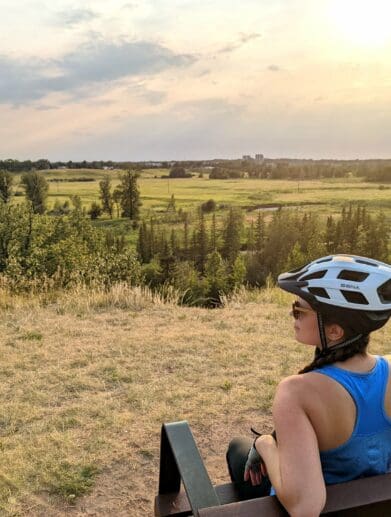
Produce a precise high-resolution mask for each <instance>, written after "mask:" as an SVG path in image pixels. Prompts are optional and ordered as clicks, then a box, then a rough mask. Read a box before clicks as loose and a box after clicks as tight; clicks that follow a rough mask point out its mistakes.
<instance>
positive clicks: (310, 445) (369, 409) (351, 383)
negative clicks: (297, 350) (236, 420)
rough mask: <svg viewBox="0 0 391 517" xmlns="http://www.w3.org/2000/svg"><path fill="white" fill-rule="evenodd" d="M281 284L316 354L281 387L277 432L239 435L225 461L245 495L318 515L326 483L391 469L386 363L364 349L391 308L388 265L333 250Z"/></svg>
mask: <svg viewBox="0 0 391 517" xmlns="http://www.w3.org/2000/svg"><path fill="white" fill-rule="evenodd" d="M278 285H279V286H280V287H281V288H282V289H284V290H286V291H288V292H290V293H292V294H294V295H296V297H297V299H296V301H295V302H294V303H293V307H292V315H293V317H294V329H295V337H296V339H297V341H299V342H301V343H304V344H307V345H311V346H314V347H316V348H315V356H314V360H313V361H312V362H311V364H309V365H308V366H306V367H305V368H303V369H302V370H301V371H300V372H299V373H300V375H292V376H291V377H288V378H286V379H284V380H283V381H282V382H281V383H280V384H279V386H278V388H277V392H276V395H275V398H274V402H273V421H274V426H275V433H273V434H274V437H273V435H264V436H259V437H257V438H256V439H255V440H254V443H253V445H251V441H250V442H249V441H247V440H240V439H236V440H233V441H232V442H231V444H230V447H229V449H228V452H227V461H228V466H229V471H230V474H231V478H232V480H233V481H234V482H236V483H237V485H238V489H239V490H240V492H241V494H242V496H243V498H251V497H259V496H261V495H268V494H269V493H272V494H274V493H275V494H276V495H277V497H278V499H279V500H280V502H281V503H282V504H283V505H284V507H285V508H286V510H287V511H288V513H289V514H290V515H291V516H300V517H306V516H315V515H319V513H320V512H321V510H322V508H323V506H324V504H325V501H326V489H325V485H327V484H333V483H341V482H344V481H348V480H352V479H356V478H359V477H365V476H372V475H376V474H382V473H385V472H387V471H388V470H390V469H391V381H389V373H388V372H389V364H388V361H387V360H386V359H385V358H383V357H378V356H373V355H371V354H369V353H368V351H367V346H368V343H369V334H370V333H371V332H372V331H374V330H376V329H379V328H380V327H382V326H383V325H384V324H385V323H386V322H387V320H388V319H389V317H390V315H391V266H390V265H388V264H384V263H382V262H378V261H376V260H372V259H367V258H363V257H357V256H352V255H350V256H345V255H343V256H342V255H334V256H328V257H323V258H321V259H318V260H316V261H314V262H311V263H310V264H308V265H306V266H304V267H303V268H299V269H296V270H294V271H291V272H289V273H284V274H282V275H280V276H279V278H278ZM275 437H276V439H275ZM269 480H270V481H269ZM270 484H271V485H270ZM271 486H272V489H271V492H270V488H271Z"/></svg>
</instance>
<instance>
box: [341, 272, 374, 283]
mask: <svg viewBox="0 0 391 517" xmlns="http://www.w3.org/2000/svg"><path fill="white" fill-rule="evenodd" d="M368 276H369V273H362V272H361V271H352V270H351V269H343V270H342V271H341V272H340V273H339V275H338V277H337V278H340V279H341V280H353V281H354V282H363V281H364V280H365V279H366V278H368Z"/></svg>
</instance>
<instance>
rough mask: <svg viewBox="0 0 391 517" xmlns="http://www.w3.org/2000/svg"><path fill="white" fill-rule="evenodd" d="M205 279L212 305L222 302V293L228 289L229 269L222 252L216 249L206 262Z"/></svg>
mask: <svg viewBox="0 0 391 517" xmlns="http://www.w3.org/2000/svg"><path fill="white" fill-rule="evenodd" d="M205 279H206V280H207V283H208V292H207V294H208V297H209V298H210V305H212V306H214V305H219V304H220V295H221V294H224V293H226V292H227V290H228V285H227V269H226V266H225V264H224V261H223V259H222V257H221V255H220V253H219V252H218V251H217V250H215V251H212V253H210V254H209V255H208V259H207V262H206V264H205Z"/></svg>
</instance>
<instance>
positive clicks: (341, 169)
mask: <svg viewBox="0 0 391 517" xmlns="http://www.w3.org/2000/svg"><path fill="white" fill-rule="evenodd" d="M205 167H212V169H211V170H210V176H209V177H210V178H211V179H228V178H241V177H250V178H259V179H290V180H306V179H322V178H349V177H357V178H360V179H363V180H367V181H374V182H380V183H387V182H390V181H391V160H307V159H303V160H297V159H296V160H295V159H270V158H266V159H264V160H263V161H261V162H258V161H256V160H253V159H251V160H197V161H188V160H186V161H175V162H172V161H171V162H170V161H162V162H114V161H112V160H107V161H104V160H99V161H96V160H95V161H86V160H82V161H75V162H74V161H67V162H61V161H56V162H51V161H49V160H47V159H40V160H36V161H31V160H25V161H18V160H13V159H8V160H0V170H6V171H9V172H14V173H15V172H18V173H20V172H26V171H33V170H38V171H39V170H48V169H58V168H67V169H105V168H106V169H120V170H127V169H132V170H135V171H141V170H142V169H145V168H162V169H168V170H170V169H171V171H170V176H171V177H191V176H192V174H191V172H192V171H197V170H198V171H199V170H200V169H202V168H205ZM179 171H181V173H180V174H179ZM205 171H206V170H205Z"/></svg>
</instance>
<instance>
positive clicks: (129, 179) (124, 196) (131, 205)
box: [117, 170, 142, 221]
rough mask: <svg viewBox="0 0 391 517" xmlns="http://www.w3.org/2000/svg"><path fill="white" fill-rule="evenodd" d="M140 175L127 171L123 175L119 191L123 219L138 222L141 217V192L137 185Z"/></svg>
mask: <svg viewBox="0 0 391 517" xmlns="http://www.w3.org/2000/svg"><path fill="white" fill-rule="evenodd" d="M138 177H139V175H138V174H137V172H132V171H130V170H127V171H125V172H124V173H123V174H122V175H121V184H120V186H119V189H118V190H117V192H118V193H120V194H119V197H120V205H121V208H122V217H128V218H129V219H132V220H134V221H137V220H138V219H139V217H140V206H141V204H142V203H141V201H140V191H139V188H138V185H137V179H138Z"/></svg>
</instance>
